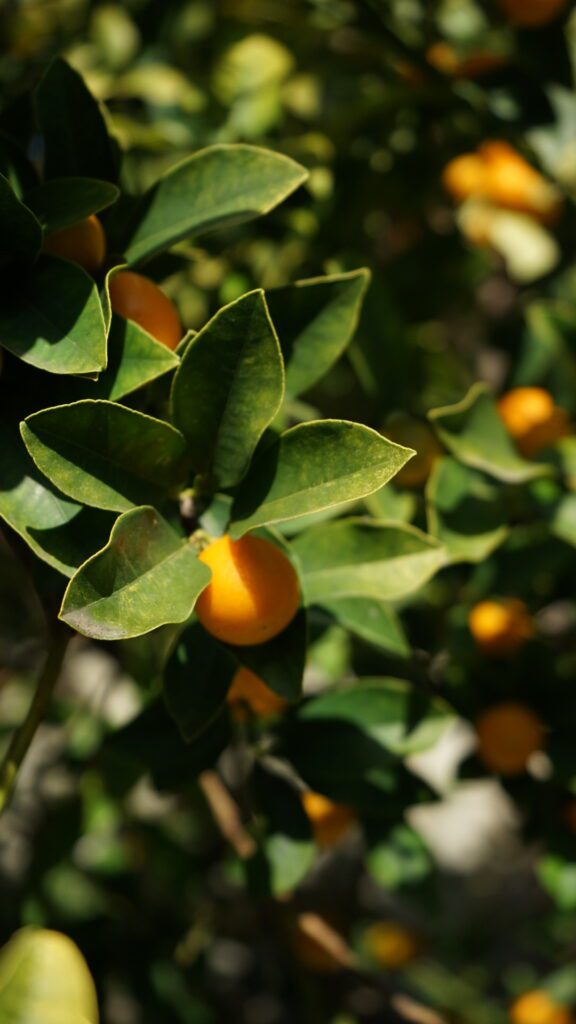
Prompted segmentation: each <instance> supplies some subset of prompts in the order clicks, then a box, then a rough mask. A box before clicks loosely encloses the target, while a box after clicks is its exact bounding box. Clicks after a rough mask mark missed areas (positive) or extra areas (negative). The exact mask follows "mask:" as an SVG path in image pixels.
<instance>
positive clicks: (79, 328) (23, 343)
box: [0, 256, 106, 374]
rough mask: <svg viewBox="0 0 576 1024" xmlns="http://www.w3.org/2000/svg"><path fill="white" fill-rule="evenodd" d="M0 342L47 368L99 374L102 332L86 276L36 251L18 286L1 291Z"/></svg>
mask: <svg viewBox="0 0 576 1024" xmlns="http://www.w3.org/2000/svg"><path fill="white" fill-rule="evenodd" d="M0 344H1V345H4V347H5V348H7V349H8V350H9V352H13V354H14V355H15V356H19V357H20V359H23V360H24V362H26V363H30V364H31V365H32V366H37V367H38V368H39V369H40V370H49V371H50V372H51V373H77V374H80V373H98V372H99V371H100V370H103V369H104V367H105V366H106V333H105V330H104V319H103V316H102V307H101V305H100V299H99V298H98V291H97V289H96V285H95V284H94V282H93V280H92V278H91V277H89V276H88V274H87V273H86V272H85V271H84V270H82V268H81V267H78V266H77V265H76V264H75V263H70V262H69V261H68V260H61V259H58V258H57V257H55V256H41V257H40V258H39V259H38V261H37V263H36V264H35V266H34V267H33V268H32V269H31V271H30V274H29V276H28V277H27V278H26V280H25V281H24V282H22V287H21V288H18V289H16V290H15V291H14V292H11V293H10V294H9V295H8V294H4V295H3V296H2V303H1V306H0Z"/></svg>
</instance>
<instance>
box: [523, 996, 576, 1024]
mask: <svg viewBox="0 0 576 1024" xmlns="http://www.w3.org/2000/svg"><path fill="white" fill-rule="evenodd" d="M509 1017H510V1020H511V1021H512V1024H571V1022H572V1020H573V1017H572V1013H571V1012H570V1009H569V1008H568V1007H567V1006H564V1005H563V1004H562V1003H557V1002H556V1001H555V1000H554V999H552V997H551V996H550V995H549V994H548V992H546V991H545V990H544V989H537V988H535V989H533V990H532V991H531V992H525V993H524V995H523V996H520V997H519V998H518V999H516V1001H515V1002H514V1003H512V1006H511V1007H510V1011H509Z"/></svg>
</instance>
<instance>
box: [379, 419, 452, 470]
mask: <svg viewBox="0 0 576 1024" xmlns="http://www.w3.org/2000/svg"><path fill="white" fill-rule="evenodd" d="M382 433H383V434H384V435H385V436H386V437H389V438H390V440H391V441H396V442H397V443H398V444H402V445H405V446H406V447H407V448H414V449H415V451H416V455H413V456H412V458H411V459H410V461H409V462H407V463H406V465H405V466H403V467H402V469H401V470H400V472H399V473H396V476H395V477H394V483H396V484H398V485H399V487H421V486H422V485H423V484H425V483H426V480H427V479H428V477H429V476H430V471H431V469H432V467H433V465H434V463H435V461H436V459H437V458H439V457H440V455H441V454H442V448H441V446H440V444H439V443H438V441H437V440H436V436H435V434H434V433H433V431H432V429H431V428H430V427H429V426H428V424H427V423H425V422H424V421H423V420H417V419H414V418H412V417H411V416H398V417H395V418H394V419H392V420H391V421H390V422H389V423H387V424H386V425H385V426H384V428H383V430H382Z"/></svg>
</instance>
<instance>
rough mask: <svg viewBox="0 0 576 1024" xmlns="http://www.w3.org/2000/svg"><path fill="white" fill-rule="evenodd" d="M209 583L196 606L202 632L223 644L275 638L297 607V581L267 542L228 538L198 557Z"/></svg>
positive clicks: (289, 566) (247, 643)
mask: <svg viewBox="0 0 576 1024" xmlns="http://www.w3.org/2000/svg"><path fill="white" fill-rule="evenodd" d="M199 558H200V561H202V562H204V564H205V565H207V566H208V567H209V568H210V569H211V570H212V580H211V582H210V583H209V584H208V586H207V587H206V589H205V590H203V591H202V593H201V594H200V597H199V598H198V601H197V602H196V614H197V616H198V618H199V620H200V622H201V623H202V625H203V626H204V628H205V629H206V630H207V631H208V632H209V633H211V634H212V635H213V636H216V637H218V639H219V640H223V641H224V642H225V643H229V644H238V645H240V646H250V645H252V644H263V643H265V642H266V641H267V640H271V639H272V637H274V636H277V635H278V633H281V632H282V630H283V629H285V628H286V626H287V625H288V624H289V623H290V622H291V621H292V619H293V618H294V616H295V614H296V612H297V611H298V607H299V605H300V589H299V585H298V577H297V575H296V571H295V569H294V567H293V566H292V563H291V562H290V561H289V559H288V558H287V557H286V555H285V554H283V552H282V551H280V549H279V548H277V547H276V546H275V545H274V544H271V543H270V541H267V540H263V539H262V538H261V537H254V536H252V535H251V534H247V535H246V536H244V537H241V538H240V540H232V538H231V537H229V536H228V534H225V535H224V536H223V537H219V538H218V540H215V541H213V543H212V544H209V545H208V547H207V548H205V549H204V551H202V553H201V554H200V556H199Z"/></svg>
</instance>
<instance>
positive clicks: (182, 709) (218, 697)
mask: <svg viewBox="0 0 576 1024" xmlns="http://www.w3.org/2000/svg"><path fill="white" fill-rule="evenodd" d="M237 667H238V666H237V662H236V660H235V658H234V657H233V656H232V655H231V654H230V653H229V652H228V651H227V650H226V648H225V647H224V646H223V645H222V644H220V643H218V641H217V640H214V639H213V638H212V637H211V636H210V635H209V634H208V633H207V632H206V630H205V629H203V628H202V626H201V625H200V624H199V623H197V622H193V623H192V624H191V625H190V626H188V627H187V629H185V630H184V632H183V633H182V635H181V637H180V639H179V640H178V642H177V644H176V646H175V647H174V650H173V651H172V654H171V657H170V659H169V661H168V664H167V665H166V670H165V673H164V699H165V701H166V706H167V708H168V711H169V712H170V714H171V715H172V718H173V719H174V721H175V722H176V724H177V726H178V728H179V730H180V732H181V734H182V737H183V738H184V739H185V740H186V742H187V743H191V742H192V741H193V740H195V739H196V737H197V736H198V735H199V734H200V733H202V732H203V731H204V729H205V728H206V727H207V726H208V725H209V724H210V722H212V721H213V720H214V718H215V717H216V716H217V715H218V713H219V712H220V710H221V709H222V708H223V706H224V704H225V703H226V694H227V693H228V689H229V687H230V683H231V682H232V677H233V675H234V673H235V671H236V669H237Z"/></svg>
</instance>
